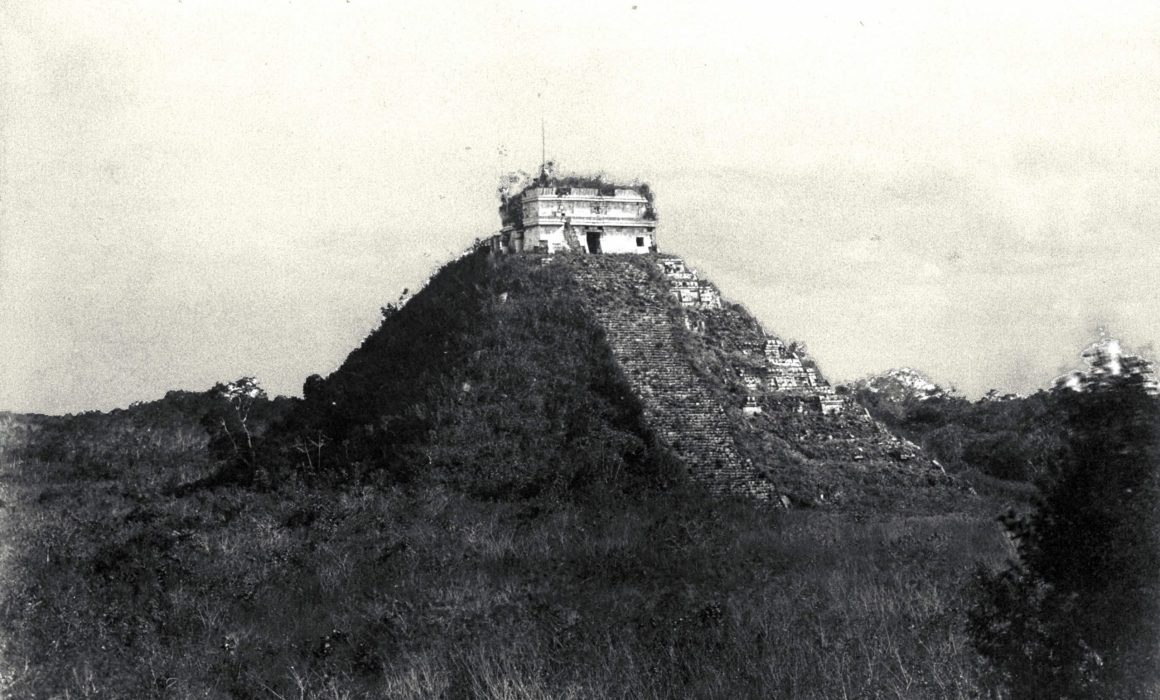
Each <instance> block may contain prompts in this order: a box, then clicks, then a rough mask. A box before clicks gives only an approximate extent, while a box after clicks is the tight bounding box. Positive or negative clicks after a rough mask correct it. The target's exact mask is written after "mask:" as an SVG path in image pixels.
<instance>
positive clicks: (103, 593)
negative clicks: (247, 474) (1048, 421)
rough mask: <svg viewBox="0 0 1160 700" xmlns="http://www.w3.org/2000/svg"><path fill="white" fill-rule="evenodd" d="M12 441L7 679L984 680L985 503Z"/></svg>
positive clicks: (636, 684) (807, 690) (672, 687)
mask: <svg viewBox="0 0 1160 700" xmlns="http://www.w3.org/2000/svg"><path fill="white" fill-rule="evenodd" d="M9 444H10V443H9ZM194 447H196V446H194ZM18 454H20V453H19V451H14V450H12V449H8V450H7V451H5V452H3V453H0V500H2V506H0V524H2V527H3V533H4V536H3V540H2V542H3V545H2V546H3V549H2V550H0V575H2V579H0V625H2V626H3V629H4V630H6V634H5V637H4V639H3V647H2V649H0V653H2V661H3V664H2V674H0V692H2V693H3V695H4V696H5V697H21V698H25V697H27V698H49V697H68V698H82V697H90V698H96V697H110V698H112V697H172V698H185V697H209V698H227V697H238V698H308V697H318V698H361V697H413V698H427V697H447V698H461V697H462V698H468V697H487V698H559V697H576V698H604V697H608V698H621V697H623V698H637V697H644V698H648V697H719V698H745V697H795V698H811V697H816V698H823V697H824V698H841V697H849V698H854V697H857V698H875V697H881V698H927V697H929V698H967V697H981V696H987V695H988V694H989V693H990V692H991V690H990V688H989V687H988V686H987V684H986V683H985V682H984V681H983V680H982V677H983V676H982V672H981V667H980V662H979V660H978V658H977V657H976V655H975V654H974V652H973V651H972V650H971V648H970V646H969V645H968V643H967V641H966V638H965V635H964V631H963V624H964V614H963V613H964V605H965V601H964V599H963V591H964V585H965V583H966V581H967V579H968V578H969V576H970V574H971V571H972V570H973V567H974V566H975V565H976V563H978V562H982V563H984V564H986V565H997V564H999V563H1000V562H1002V561H1003V560H1004V559H1005V557H1006V556H1008V554H1009V551H1008V548H1007V543H1006V540H1005V538H1004V536H1003V535H1002V534H1001V530H1000V528H999V527H998V525H997V524H996V523H995V522H994V520H993V518H992V517H991V516H990V515H989V512H982V513H973V514H966V513H950V514H945V515H938V516H926V517H911V518H900V517H889V516H880V517H869V516H860V517H854V516H849V515H841V514H833V513H822V512H812V511H790V512H787V511H775V510H768V509H763V508H759V507H756V506H753V505H751V504H749V503H744V502H732V501H712V500H708V499H706V498H704V497H703V496H700V495H698V494H696V493H691V492H686V491H675V492H668V493H642V494H638V495H635V496H631V497H629V496H623V495H610V494H608V493H606V492H602V491H599V490H591V491H589V492H586V493H582V494H579V495H577V496H576V497H575V498H573V499H570V500H568V501H558V500H546V499H531V500H526V499H525V500H484V499H480V498H472V497H469V496H466V495H464V494H462V493H459V492H456V491H452V490H448V489H446V488H441V487H437V486H430V485H428V486H423V487H412V488H409V489H407V488H402V487H371V486H358V487H353V486H352V487H346V488H333V487H330V488H322V487H314V488H307V487H305V486H303V485H302V484H298V483H295V482H292V481H290V482H285V483H282V484H280V485H279V486H278V487H277V488H275V489H273V490H271V491H268V492H262V493H259V492H255V491H250V490H243V489H239V488H218V489H213V490H210V489H203V490H198V491H193V492H190V493H185V494H183V495H173V493H172V491H171V490H170V489H169V487H171V486H173V485H175V484H177V483H183V482H189V481H191V480H193V479H194V478H196V477H197V476H199V475H201V474H202V473H203V472H205V470H206V469H207V468H208V467H207V465H206V463H205V461H204V458H202V459H200V461H199V458H197V457H196V454H197V453H196V452H195V451H193V450H187V451H182V452H180V453H175V454H174V455H172V456H171V458H169V459H167V460H165V461H156V460H155V461H152V462H150V461H149V460H143V461H138V462H136V463H135V464H134V465H133V466H132V467H130V466H128V465H125V466H123V467H122V468H120V469H119V470H118V469H103V470H97V471H95V472H94V471H91V470H88V471H87V470H85V469H84V468H83V467H84V465H83V464H81V463H77V462H75V461H74V462H71V463H66V462H44V461H38V460H30V459H25V458H21V457H19V456H15V455H18ZM167 494H168V495H167ZM996 510H997V508H996Z"/></svg>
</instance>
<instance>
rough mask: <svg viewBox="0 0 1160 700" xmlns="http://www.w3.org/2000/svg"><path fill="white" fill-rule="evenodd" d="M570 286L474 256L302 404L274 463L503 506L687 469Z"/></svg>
mask: <svg viewBox="0 0 1160 700" xmlns="http://www.w3.org/2000/svg"><path fill="white" fill-rule="evenodd" d="M579 293H580V292H579V290H578V289H577V286H576V284H575V283H574V281H573V279H572V278H571V276H570V275H568V274H566V272H565V271H564V270H562V269H561V268H558V267H553V266H544V265H539V264H538V263H530V262H529V261H527V260H524V259H521V258H514V257H513V258H506V257H494V256H491V255H489V254H488V253H487V252H486V251H484V250H476V251H474V252H472V253H470V254H468V255H465V256H463V257H461V258H460V259H458V260H456V261H454V262H452V263H450V264H448V265H447V266H445V267H444V268H443V269H442V270H440V271H439V272H438V273H437V274H436V275H434V276H433V277H432V278H431V280H430V283H429V284H428V285H427V286H426V287H425V288H424V289H423V290H421V291H420V292H419V293H418V294H416V295H415V296H414V297H413V298H411V299H410V300H409V301H407V302H406V303H405V304H400V305H392V306H390V307H387V308H385V309H384V318H383V321H382V324H381V325H380V327H379V328H378V329H377V330H375V331H374V332H373V333H371V334H370V336H369V337H367V339H366V340H365V341H364V342H363V343H362V345H361V346H360V347H359V348H358V349H356V350H355V351H354V352H352V353H351V354H350V356H349V357H348V358H347V359H346V361H345V362H344V363H343V364H342V366H341V367H340V368H339V369H338V370H337V371H335V372H334V373H333V374H332V375H330V376H329V377H328V378H326V379H322V378H320V377H312V378H310V379H308V380H307V382H306V385H305V387H304V395H305V397H304V400H303V401H302V403H301V404H300V406H299V407H298V408H297V410H295V411H294V413H293V414H292V416H291V417H290V419H289V420H288V421H287V422H286V423H285V424H284V425H283V426H282V427H281V428H280V429H279V430H278V431H276V432H277V434H276V436H275V437H274V438H273V439H272V441H271V444H270V445H268V446H267V449H268V450H270V451H271V455H270V458H271V460H272V463H273V464H276V465H280V466H281V468H283V469H286V468H289V469H291V470H293V471H296V472H298V473H304V474H308V475H309V474H315V475H329V476H341V478H356V479H369V480H374V481H378V482H383V483H393V482H408V481H410V480H412V479H415V478H422V479H424V480H426V481H437V482H442V483H449V484H454V485H456V486H458V487H461V488H463V489H465V490H467V491H468V492H471V493H481V494H488V495H492V496H503V495H509V494H521V495H525V496H526V495H533V494H537V493H540V492H544V491H553V492H563V491H566V490H571V489H577V488H583V487H584V486H587V485H590V484H593V483H597V482H604V483H608V482H615V483H617V484H619V485H621V486H625V487H628V486H633V487H639V486H644V485H649V484H659V483H667V482H670V481H673V480H675V479H678V478H679V476H680V474H679V469H677V468H675V463H674V462H673V461H672V460H671V459H670V458H669V457H668V455H667V453H666V451H665V450H664V449H662V448H661V447H660V446H659V445H658V443H657V441H656V439H655V436H654V435H653V434H652V432H651V431H650V430H649V429H648V427H647V426H646V425H645V424H644V422H643V420H642V414H641V406H640V403H639V401H638V400H637V398H636V397H635V396H634V395H633V393H632V392H631V390H630V388H629V387H628V385H627V384H626V383H625V381H624V378H623V376H622V375H621V374H620V372H619V370H618V368H617V367H616V365H615V363H614V361H613V359H612V357H611V354H610V352H609V349H608V346H607V344H606V343H605V342H604V337H603V335H604V334H603V331H602V329H601V328H600V327H599V326H598V325H597V324H596V323H595V321H594V320H593V319H592V318H591V316H590V315H589V314H587V313H586V312H585V310H584V309H583V308H582V307H581V306H580V305H579V304H578V303H577V297H578V295H579Z"/></svg>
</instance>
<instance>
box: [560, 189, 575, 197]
mask: <svg viewBox="0 0 1160 700" xmlns="http://www.w3.org/2000/svg"><path fill="white" fill-rule="evenodd" d="M569 194H572V188H571V187H557V188H556V196H557V197H563V196H564V195H569Z"/></svg>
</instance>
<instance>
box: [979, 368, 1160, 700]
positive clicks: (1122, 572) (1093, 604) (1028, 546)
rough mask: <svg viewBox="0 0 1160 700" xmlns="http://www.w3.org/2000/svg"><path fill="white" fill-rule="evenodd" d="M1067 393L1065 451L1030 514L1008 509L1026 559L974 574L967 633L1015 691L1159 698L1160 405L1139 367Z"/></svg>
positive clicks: (1009, 521) (1012, 530)
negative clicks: (1126, 374)
mask: <svg viewBox="0 0 1160 700" xmlns="http://www.w3.org/2000/svg"><path fill="white" fill-rule="evenodd" d="M1058 398H1059V399H1060V402H1061V405H1062V406H1063V407H1064V409H1065V411H1066V415H1067V425H1068V427H1069V444H1068V449H1067V451H1066V453H1065V457H1064V458H1063V459H1062V460H1060V461H1059V463H1057V464H1056V465H1055V470H1054V474H1053V475H1052V478H1051V480H1050V481H1049V482H1048V483H1046V484H1045V486H1044V496H1043V497H1042V498H1041V499H1040V500H1039V502H1038V504H1037V506H1036V509H1035V510H1034V512H1033V513H1032V514H1030V515H1029V516H1024V517H1016V516H1015V515H1014V514H1008V515H1007V516H1005V517H1004V518H1002V522H1003V523H1004V526H1005V527H1006V529H1007V531H1008V532H1009V534H1010V535H1011V536H1012V538H1013V539H1014V541H1015V543H1016V548H1017V552H1018V561H1015V562H1011V563H1010V564H1009V565H1008V567H1007V568H1006V569H1004V570H1002V571H999V572H997V573H991V572H988V571H985V570H980V571H979V572H978V573H977V575H976V579H975V584H974V587H975V595H976V601H977V602H976V605H975V607H974V608H973V609H972V610H971V611H970V614H969V631H970V634H971V636H972V639H973V641H974V645H975V647H976V648H977V649H978V650H979V652H980V653H982V654H983V656H985V657H987V658H988V659H989V660H990V661H991V662H992V664H993V666H994V669H995V672H996V673H997V675H998V676H999V677H1000V679H1001V681H1002V682H1003V683H1004V684H1005V685H1006V686H1007V688H1008V689H1009V690H1010V692H1011V694H1012V696H1013V697H1018V698H1132V697H1155V696H1156V695H1155V694H1156V693H1157V692H1160V682H1158V681H1160V676H1158V675H1157V674H1158V669H1160V651H1158V650H1160V632H1158V627H1157V625H1156V621H1157V619H1160V617H1158V614H1160V603H1158V601H1160V527H1158V525H1160V519H1158V508H1160V493H1158V487H1157V467H1158V464H1160V462H1158V460H1157V448H1158V446H1160V439H1158V419H1160V409H1158V406H1157V402H1156V400H1155V399H1153V398H1151V397H1149V396H1148V395H1147V394H1145V393H1144V391H1143V387H1142V384H1141V382H1140V381H1139V380H1138V378H1135V377H1105V378H1103V379H1100V380H1098V381H1093V382H1092V383H1091V384H1089V386H1087V387H1086V390H1085V391H1083V392H1080V393H1076V392H1071V391H1068V390H1063V391H1061V392H1059V396H1058Z"/></svg>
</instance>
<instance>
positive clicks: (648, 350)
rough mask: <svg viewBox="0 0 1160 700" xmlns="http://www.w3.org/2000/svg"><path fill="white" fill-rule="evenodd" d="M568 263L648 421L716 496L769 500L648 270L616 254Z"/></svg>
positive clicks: (661, 292)
mask: <svg viewBox="0 0 1160 700" xmlns="http://www.w3.org/2000/svg"><path fill="white" fill-rule="evenodd" d="M562 260H563V259H556V261H557V262H559V261H562ZM563 264H567V265H569V266H571V267H572V269H573V275H574V278H575V279H576V280H577V281H578V282H579V283H581V285H582V286H583V287H585V288H586V294H585V295H584V298H585V299H586V300H587V302H586V304H587V306H588V309H589V311H590V312H591V313H592V314H593V316H595V317H596V319H597V320H598V321H599V322H600V324H601V326H603V328H604V329H605V332H606V334H607V338H608V344H609V346H610V347H611V349H612V353H613V356H614V357H615V358H616V360H617V362H618V363H619V364H620V366H621V368H622V369H623V371H624V374H625V377H626V378H627V379H628V381H629V384H630V386H632V388H633V390H634V392H635V393H636V394H637V395H638V396H639V397H640V399H641V402H642V404H643V405H644V413H645V419H646V420H647V421H648V423H649V425H650V426H651V427H652V428H653V429H654V430H655V431H656V432H657V436H658V437H659V438H660V439H661V441H662V443H664V444H665V446H666V447H668V448H669V449H671V450H672V451H673V452H674V453H675V454H676V455H677V456H678V457H679V458H680V459H681V461H682V462H683V463H684V464H686V465H687V466H688V467H689V469H690V475H691V476H692V477H693V478H694V479H696V480H698V481H700V482H702V483H704V484H706V485H707V486H708V487H709V490H710V491H712V492H715V493H721V492H728V491H738V490H740V491H744V492H746V493H751V494H752V495H756V496H759V497H762V498H768V497H770V496H771V494H772V490H771V488H770V487H769V485H768V484H761V483H758V482H757V481H756V480H754V479H752V478H751V474H749V473H748V470H747V469H746V467H745V465H744V464H743V463H742V460H741V458H740V457H739V455H738V454H737V450H736V448H735V445H734V443H733V439H732V435H731V429H730V426H729V417H728V415H727V413H726V411H725V406H724V405H722V403H721V401H720V400H719V398H718V397H716V396H714V395H713V394H712V393H711V392H710V391H708V390H707V388H706V386H705V384H704V382H703V381H702V380H701V378H699V377H698V376H697V374H696V372H695V371H694V369H693V366H692V364H691V363H690V362H689V361H688V355H687V353H686V352H685V351H683V350H682V348H681V338H680V336H679V334H678V332H677V331H678V328H677V326H676V325H675V324H674V322H673V316H672V309H671V307H670V304H669V301H668V299H666V298H665V293H664V290H663V289H658V288H657V285H656V284H655V282H654V280H653V279H651V278H650V275H649V270H648V268H647V267H646V266H645V265H639V264H633V263H632V262H631V261H628V260H625V259H623V258H618V257H613V256H599V257H597V256H588V257H575V258H570V259H567V260H566V262H563ZM650 264H651V263H650ZM750 481H753V482H754V483H752V484H750V483H749V482H750Z"/></svg>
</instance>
